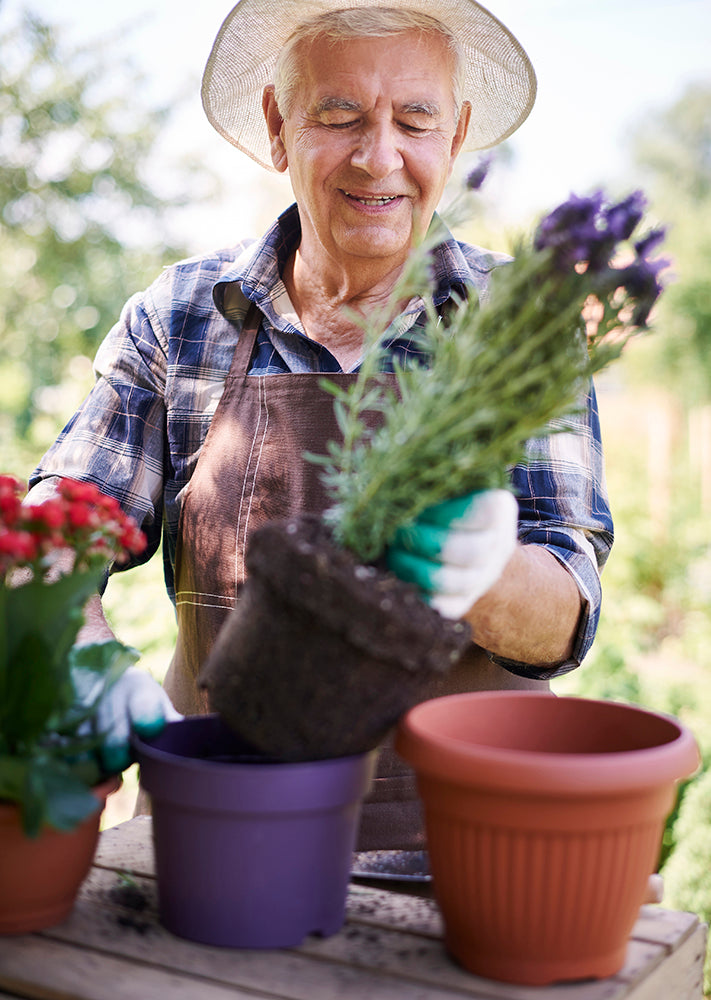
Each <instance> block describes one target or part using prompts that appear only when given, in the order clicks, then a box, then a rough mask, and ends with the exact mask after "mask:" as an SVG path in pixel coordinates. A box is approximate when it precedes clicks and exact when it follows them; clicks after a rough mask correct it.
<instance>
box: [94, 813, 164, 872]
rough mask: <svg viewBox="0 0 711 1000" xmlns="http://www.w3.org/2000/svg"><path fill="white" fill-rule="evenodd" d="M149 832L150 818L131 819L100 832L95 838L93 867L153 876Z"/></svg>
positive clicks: (150, 836)
mask: <svg viewBox="0 0 711 1000" xmlns="http://www.w3.org/2000/svg"><path fill="white" fill-rule="evenodd" d="M152 829H153V827H152V820H151V817H150V816H135V817H134V818H133V819H129V820H126V822H125V823H119V824H118V825H117V826H111V827H109V828H108V830H104V831H103V832H102V833H101V836H100V837H99V844H98V847H97V849H96V855H95V857H94V864H95V865H98V866H99V867H101V868H113V869H116V870H118V871H125V872H130V873H133V874H135V875H145V876H153V877H155V859H154V857H153V837H152Z"/></svg>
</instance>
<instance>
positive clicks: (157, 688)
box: [97, 667, 182, 774]
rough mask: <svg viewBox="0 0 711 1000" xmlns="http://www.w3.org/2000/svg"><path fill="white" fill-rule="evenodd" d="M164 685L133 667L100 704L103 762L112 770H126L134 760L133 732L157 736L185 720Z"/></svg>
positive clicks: (111, 771)
mask: <svg viewBox="0 0 711 1000" xmlns="http://www.w3.org/2000/svg"><path fill="white" fill-rule="evenodd" d="M181 718H182V716H181V715H180V713H179V712H177V711H176V709H175V708H174V707H173V704H172V702H171V701H170V698H169V697H168V695H167V694H166V693H165V691H164V690H163V688H162V687H161V685H160V684H159V683H158V682H157V681H156V680H154V678H153V677H151V675H150V674H148V673H147V672H146V671H145V670H141V669H139V668H136V667H129V669H128V670H126V671H125V672H124V673H123V674H122V676H121V677H120V678H119V679H118V680H117V681H116V683H115V684H113V685H112V686H111V687H110V688H109V689H108V691H107V692H106V694H105V695H104V696H103V698H102V699H101V701H100V703H99V707H98V711H97V726H98V729H99V732H101V733H102V734H104V745H103V747H102V749H101V759H102V764H103V766H104V768H105V770H106V771H108V772H109V773H114V774H115V773H118V772H119V771H123V770H125V768H127V767H128V766H129V764H130V763H131V760H132V756H131V745H130V740H131V731H132V730H134V731H135V732H136V733H137V734H138V735H139V736H142V737H146V738H147V737H151V736H156V735H157V734H158V733H159V732H160V731H161V730H162V729H163V727H164V726H165V724H166V723H167V722H173V721H176V720H178V719H181Z"/></svg>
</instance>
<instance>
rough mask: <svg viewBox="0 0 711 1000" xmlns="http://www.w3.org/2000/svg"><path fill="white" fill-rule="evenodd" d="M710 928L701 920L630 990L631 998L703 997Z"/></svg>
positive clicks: (673, 999)
mask: <svg viewBox="0 0 711 1000" xmlns="http://www.w3.org/2000/svg"><path fill="white" fill-rule="evenodd" d="M706 938H707V928H706V926H705V925H704V924H699V925H698V926H697V927H696V929H695V930H694V931H693V933H692V934H691V935H690V936H689V937H687V939H686V940H685V941H684V943H683V944H682V946H681V947H680V948H677V949H676V951H674V952H673V953H672V954H671V955H669V956H668V957H667V958H666V960H665V961H664V962H663V963H662V964H661V965H660V966H659V967H658V968H657V969H655V971H654V974H653V975H652V976H649V977H648V978H647V979H645V980H644V981H643V982H641V983H639V984H638V985H637V986H636V987H635V988H634V989H633V990H632V992H631V993H630V994H629V1000H666V998H669V1000H703V996H704V958H705V956H706Z"/></svg>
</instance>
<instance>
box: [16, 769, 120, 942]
mask: <svg viewBox="0 0 711 1000" xmlns="http://www.w3.org/2000/svg"><path fill="white" fill-rule="evenodd" d="M119 784H120V779H119V778H110V779H109V780H108V781H105V782H104V783H103V784H101V785H98V786H97V787H96V788H94V789H93V793H94V796H95V797H96V799H97V803H96V812H95V813H94V814H93V815H92V816H89V817H88V818H87V819H85V820H84V822H83V823H81V824H80V825H79V826H78V827H77V828H76V829H75V830H72V831H70V832H68V833H63V832H60V831H58V830H54V829H51V828H49V827H46V828H45V829H44V830H42V832H41V833H40V835H39V836H38V837H27V836H26V835H25V833H24V832H23V830H22V823H21V820H20V811H19V808H18V807H17V806H16V805H15V804H14V803H11V802H0V934H28V933H30V932H31V931H39V930H42V929H43V928H45V927H52V926H53V925H54V924H58V923H60V922H61V921H62V920H64V919H65V918H66V917H68V916H69V914H70V912H71V910H72V907H73V906H74V902H75V900H76V897H77V893H78V892H79V889H80V887H81V884H82V882H83V881H84V879H85V878H86V876H87V874H88V873H89V868H90V867H91V862H92V861H93V858H94V852H95V851H96V843H97V840H98V836H99V821H100V819H101V813H102V811H103V808H104V804H105V802H106V799H107V797H108V796H109V795H110V794H111V793H112V792H115V791H116V789H117V788H118V787H119Z"/></svg>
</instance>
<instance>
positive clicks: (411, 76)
mask: <svg viewBox="0 0 711 1000" xmlns="http://www.w3.org/2000/svg"><path fill="white" fill-rule="evenodd" d="M453 73H454V57H453V55H452V53H451V51H450V49H449V47H448V46H447V43H446V41H445V40H444V39H443V38H442V37H441V36H439V35H435V34H425V33H423V32H421V31H408V32H402V33H401V34H398V35H392V36H388V37H382V38H367V39H366V38H347V39H339V40H337V41H334V40H333V39H331V38H329V37H324V36H317V37H316V38H313V39H309V41H308V42H307V43H304V45H303V46H302V47H301V51H300V52H299V53H298V72H297V75H296V81H297V82H296V86H295V88H294V92H295V95H298V100H299V103H302V104H306V105H307V106H308V107H309V108H310V109H312V110H317V111H323V110H335V109H338V108H341V109H342V110H348V109H350V110H358V109H364V108H368V107H371V106H372V105H374V104H375V103H376V102H379V101H382V100H386V101H387V102H389V103H392V105H393V107H395V108H396V109H400V108H403V109H404V108H406V107H407V108H412V109H415V108H419V109H421V110H422V111H423V112H425V113H430V114H445V113H447V114H451V112H452V110H453V108H454V104H455V98H454V92H453V86H452V81H453Z"/></svg>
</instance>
